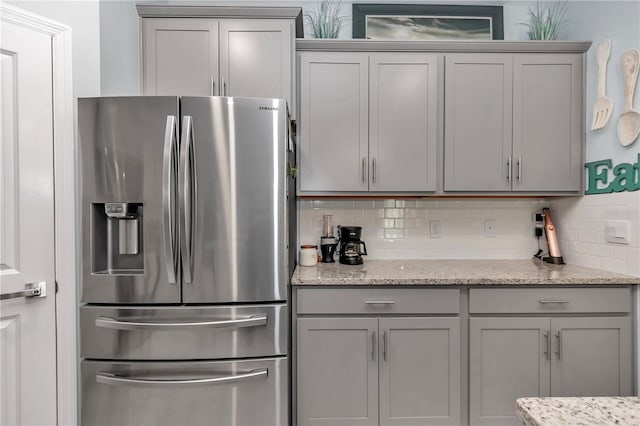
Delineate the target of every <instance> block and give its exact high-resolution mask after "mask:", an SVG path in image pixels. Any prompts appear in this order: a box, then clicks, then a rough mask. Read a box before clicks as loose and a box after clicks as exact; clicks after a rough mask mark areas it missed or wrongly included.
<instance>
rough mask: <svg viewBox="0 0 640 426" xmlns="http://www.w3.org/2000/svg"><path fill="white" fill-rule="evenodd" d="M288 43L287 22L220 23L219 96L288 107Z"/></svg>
mask: <svg viewBox="0 0 640 426" xmlns="http://www.w3.org/2000/svg"><path fill="white" fill-rule="evenodd" d="M292 43H293V33H292V28H291V23H290V22H289V21H284V20H265V19H262V20H257V19H253V20H222V21H220V76H221V84H223V87H222V90H221V92H220V94H223V95H225V96H245V97H256V98H279V99H286V100H287V101H288V102H289V104H291V86H292V83H291V80H292V79H291V61H292ZM289 108H290V109H292V106H289Z"/></svg>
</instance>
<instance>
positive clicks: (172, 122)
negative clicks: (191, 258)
mask: <svg viewBox="0 0 640 426" xmlns="http://www.w3.org/2000/svg"><path fill="white" fill-rule="evenodd" d="M178 111H179V110H178V98H177V97H129V98H85V99H79V100H78V127H79V138H78V139H79V143H78V144H79V158H80V165H79V167H80V170H79V172H80V173H79V176H80V182H79V184H80V188H79V189H80V194H81V199H80V205H81V214H80V216H81V218H82V219H81V227H82V228H81V238H80V253H82V255H81V277H82V284H81V287H82V296H81V301H82V302H84V303H179V302H180V276H179V268H178V256H179V254H178V238H177V218H176V214H175V211H176V201H177V200H176V195H177V193H176V181H177V165H178V136H179V134H178V125H179V116H178Z"/></svg>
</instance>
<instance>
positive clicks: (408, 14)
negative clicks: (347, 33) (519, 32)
mask: <svg viewBox="0 0 640 426" xmlns="http://www.w3.org/2000/svg"><path fill="white" fill-rule="evenodd" d="M353 38H367V39H371V40H502V39H503V38H504V33H503V23H502V6H465V5H451V6H449V5H420V4H363V3H354V4H353Z"/></svg>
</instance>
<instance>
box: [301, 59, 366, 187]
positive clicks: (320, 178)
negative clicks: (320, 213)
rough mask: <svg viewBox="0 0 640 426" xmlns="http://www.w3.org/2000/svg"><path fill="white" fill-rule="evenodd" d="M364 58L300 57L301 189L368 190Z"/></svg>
mask: <svg viewBox="0 0 640 426" xmlns="http://www.w3.org/2000/svg"><path fill="white" fill-rule="evenodd" d="M368 73H369V69H368V57H367V55H366V54H362V53H357V52H356V53H354V52H340V53H322V52H313V53H312V52H302V53H300V126H299V128H300V131H299V134H300V176H299V179H298V181H299V182H300V190H301V191H320V192H322V191H345V192H349V191H366V190H367V189H368V181H369V176H368V167H367V165H368V159H369V154H368V139H369V134H368V115H367V105H368V101H369V93H368V88H369V86H368V84H369V83H368Z"/></svg>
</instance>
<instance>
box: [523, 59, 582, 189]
mask: <svg viewBox="0 0 640 426" xmlns="http://www.w3.org/2000/svg"><path fill="white" fill-rule="evenodd" d="M582 91H583V87H582V55H578V54H574V55H569V54H538V55H534V54H527V55H516V56H515V57H514V74H513V98H514V101H513V162H514V172H513V174H514V180H513V190H514V191H580V190H582V187H583V182H582V169H583V168H584V166H583V158H582V147H581V144H582V137H583V135H582V133H583V117H582V111H583V108H582ZM518 163H520V164H518Z"/></svg>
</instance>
